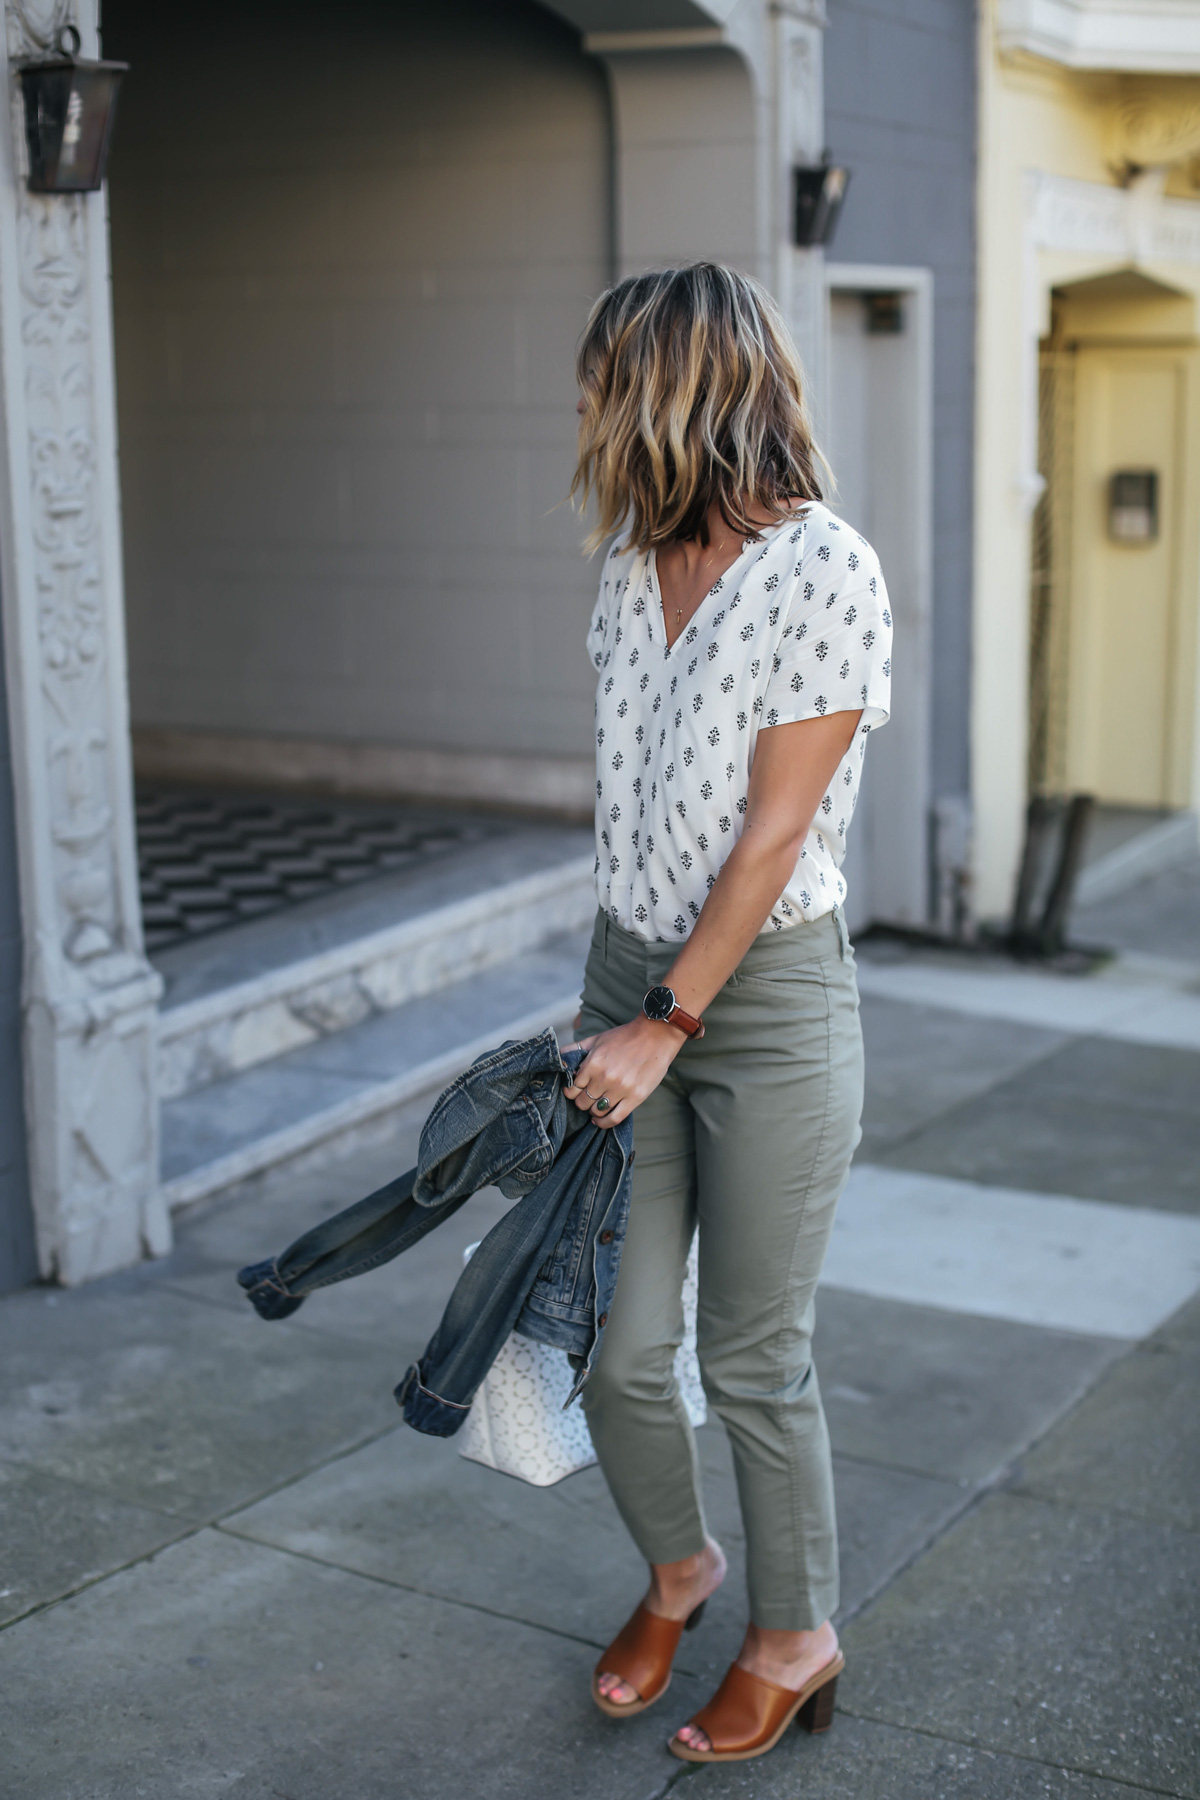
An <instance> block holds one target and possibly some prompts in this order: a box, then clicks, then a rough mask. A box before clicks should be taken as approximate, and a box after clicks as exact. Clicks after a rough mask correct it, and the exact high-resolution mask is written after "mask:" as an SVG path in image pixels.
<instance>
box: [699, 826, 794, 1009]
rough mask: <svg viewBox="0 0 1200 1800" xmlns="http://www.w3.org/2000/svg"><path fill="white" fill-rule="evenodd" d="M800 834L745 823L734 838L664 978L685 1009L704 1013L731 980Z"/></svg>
mask: <svg viewBox="0 0 1200 1800" xmlns="http://www.w3.org/2000/svg"><path fill="white" fill-rule="evenodd" d="M804 837H805V833H804V832H801V833H799V834H798V835H795V834H789V835H788V836H787V837H785V838H784V839H782V840H780V839H779V838H778V837H777V836H776V835H775V834H774V833H773V832H771V831H770V830H767V829H761V828H760V829H755V828H754V827H753V826H749V825H748V826H747V828H746V830H745V831H744V832H743V834H742V836H741V837H740V838H739V839H738V841H737V843H736V844H735V845H734V847H733V849H732V850H731V851H730V853H729V856H728V857H727V858H726V860H725V863H724V865H723V867H722V868H721V871H720V874H719V875H718V876H717V879H716V881H715V882H714V883H713V885H712V888H711V889H710V891H709V895H708V899H707V900H706V901H705V903H704V905H703V906H702V907H701V909H700V917H699V918H698V919H697V921H696V923H695V925H694V927H693V929H692V933H691V936H690V937H689V938H688V941H687V943H686V944H685V945H684V947H683V949H682V950H681V951H680V952H679V955H678V956H677V957H676V959H675V961H674V963H673V964H672V965H671V971H670V973H669V975H668V976H667V978H666V979H667V984H668V986H670V987H671V988H673V989H674V991H675V997H676V999H677V1000H678V1001H679V1004H680V1006H682V1007H683V1009H684V1011H685V1012H690V1013H696V1014H699V1013H702V1012H703V1011H704V1008H705V1007H706V1006H707V1005H708V1004H709V1002H710V1001H711V1000H712V999H713V997H714V996H715V995H716V994H718V993H719V992H720V990H721V989H722V988H723V987H724V985H725V983H726V982H727V981H728V980H729V977H730V976H731V975H732V974H733V971H734V970H735V969H736V968H737V966H738V964H739V963H740V962H741V960H742V958H743V956H745V954H746V952H747V950H748V949H749V948H750V946H751V944H752V943H753V942H754V940H755V938H756V937H757V936H758V934H759V932H760V931H761V930H762V928H763V926H764V925H765V923H766V921H767V916H768V914H769V913H770V911H771V908H772V907H773V906H774V904H775V902H776V901H777V900H778V898H779V896H780V894H782V892H783V890H784V888H785V887H786V886H787V884H788V882H789V881H790V880H791V878H792V875H793V873H794V872H795V868H796V863H797V860H798V858H799V855H800V847H801V845H802V844H803V842H804Z"/></svg>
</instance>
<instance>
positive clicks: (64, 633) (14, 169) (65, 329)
mask: <svg viewBox="0 0 1200 1800" xmlns="http://www.w3.org/2000/svg"><path fill="white" fill-rule="evenodd" d="M72 14H74V17H73V21H72V22H74V23H75V24H77V25H78V27H79V30H80V33H81V36H82V38H83V43H84V48H85V53H88V54H94V53H95V45H96V29H95V24H96V20H95V0H81V6H80V8H79V10H78V11H76V9H75V8H74V7H72V6H71V5H70V3H69V0H6V5H5V24H6V33H5V45H6V51H7V59H6V62H5V66H4V69H3V82H2V83H0V594H2V598H3V608H4V633H5V660H6V665H7V675H8V686H9V703H10V714H11V720H12V736H13V767H14V776H15V787H16V811H17V839H18V855H19V859H20V878H21V897H22V916H23V927H24V938H25V969H24V1009H25V1072H26V1105H27V1111H28V1115H29V1124H30V1144H31V1161H32V1178H33V1189H34V1215H35V1220H36V1224H37V1233H38V1252H39V1260H40V1264H41V1268H42V1271H43V1273H44V1274H45V1275H48V1276H56V1277H57V1278H58V1279H60V1280H62V1281H64V1282H67V1283H75V1282H79V1281H84V1280H87V1279H88V1278H89V1277H91V1276H93V1275H98V1274H101V1273H103V1272H105V1271H107V1270H110V1269H114V1268H118V1267H121V1266H122V1265H124V1264H126V1263H129V1262H132V1261H134V1260H136V1259H137V1258H138V1257H139V1256H141V1255H142V1254H144V1253H146V1252H147V1251H149V1252H152V1253H157V1252H161V1251H163V1250H165V1249H166V1248H167V1247H168V1245H169V1241H170V1227H169V1224H168V1221H167V1216H166V1212H165V1209H164V1207H163V1205H162V1201H161V1197H160V1193H159V1184H158V1130H157V1098H156V1093H155V1036H156V1003H157V1000H158V995H159V991H160V986H161V984H160V981H159V978H158V976H157V975H156V974H155V973H154V971H153V970H152V969H151V967H150V965H149V964H148V963H147V961H146V958H145V955H144V952H143V948H142V938H141V918H140V910H139V905H138V893H137V879H136V858H135V849H134V830H133V810H132V790H131V777H130V766H129V720H128V706H127V700H126V676H125V639H124V620H123V600H122V585H121V544H120V513H119V502H118V492H117V464H116V428H115V416H114V396H113V368H112V336H111V321H110V315H109V296H108V278H109V270H108V232H107V222H106V217H105V203H104V198H103V196H102V195H100V194H90V195H77V196H64V195H44V196H43V195H31V194H29V193H28V192H27V190H26V187H25V180H24V175H25V149H24V141H23V121H22V119H21V116H20V99H19V93H18V89H17V84H16V83H15V82H14V81H13V79H12V76H11V73H10V70H9V67H8V63H9V62H11V61H12V60H13V59H14V58H15V57H18V56H21V55H30V54H37V53H38V52H39V51H42V50H44V49H45V48H46V47H47V45H48V44H50V43H52V42H53V40H54V37H55V36H56V34H57V31H58V29H59V28H60V27H61V25H62V24H64V23H66V22H67V21H68V19H69V18H70V17H71V15H72Z"/></svg>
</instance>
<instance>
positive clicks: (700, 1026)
mask: <svg viewBox="0 0 1200 1800" xmlns="http://www.w3.org/2000/svg"><path fill="white" fill-rule="evenodd" d="M642 1011H643V1012H644V1013H645V1015H646V1017H647V1018H648V1019H654V1020H655V1021H656V1022H657V1023H659V1024H662V1025H674V1026H675V1027H676V1028H677V1029H678V1030H679V1031H685V1032H686V1033H687V1035H688V1037H690V1038H702V1037H703V1036H704V1022H703V1020H701V1019H694V1018H693V1017H692V1015H691V1013H689V1012H684V1010H683V1008H682V1006H680V1004H679V1002H678V1000H677V999H676V998H675V990H674V988H669V987H652V988H651V989H650V992H649V993H648V994H647V995H646V998H645V999H644V1000H643V1001H642Z"/></svg>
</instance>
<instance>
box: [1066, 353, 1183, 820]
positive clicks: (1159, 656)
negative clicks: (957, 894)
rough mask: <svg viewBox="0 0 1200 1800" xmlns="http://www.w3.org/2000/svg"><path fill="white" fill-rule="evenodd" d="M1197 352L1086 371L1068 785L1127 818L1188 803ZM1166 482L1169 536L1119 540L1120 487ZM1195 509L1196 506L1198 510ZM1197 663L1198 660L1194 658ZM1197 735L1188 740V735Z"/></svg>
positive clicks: (1088, 361) (1164, 519) (1080, 401)
mask: <svg viewBox="0 0 1200 1800" xmlns="http://www.w3.org/2000/svg"><path fill="white" fill-rule="evenodd" d="M1193 354H1194V353H1193V352H1191V351H1190V350H1189V349H1187V348H1182V347H1181V348H1179V349H1176V348H1174V347H1171V346H1164V347H1162V348H1158V347H1156V348H1153V349H1151V348H1146V349H1126V348H1107V347H1104V346H1099V345H1098V346H1093V347H1081V348H1080V350H1079V352H1078V362H1077V367H1076V410H1075V459H1074V460H1075V470H1074V496H1073V499H1074V505H1073V527H1072V532H1071V536H1072V538H1073V552H1074V553H1073V556H1072V580H1071V588H1072V603H1071V618H1070V643H1069V648H1068V666H1069V676H1068V701H1067V775H1068V786H1069V787H1071V788H1074V789H1082V790H1085V791H1087V792H1090V793H1093V794H1095V795H1096V797H1097V798H1098V799H1100V800H1104V801H1109V802H1111V803H1116V804H1124V805H1127V806H1164V805H1169V804H1172V803H1176V804H1177V803H1178V800H1179V798H1180V797H1181V796H1179V793H1178V789H1179V786H1180V780H1181V777H1183V778H1184V780H1185V785H1186V778H1185V777H1184V771H1183V770H1182V769H1181V768H1180V767H1179V756H1178V750H1179V749H1180V748H1181V743H1180V740H1181V736H1183V735H1187V736H1190V717H1189V719H1187V720H1186V721H1184V720H1182V719H1181V718H1180V717H1179V712H1180V708H1181V705H1182V706H1184V707H1185V708H1186V709H1187V711H1188V712H1189V713H1190V707H1188V705H1187V695H1186V687H1185V686H1184V684H1182V683H1181V682H1180V680H1179V675H1180V666H1179V665H1180V659H1181V657H1185V658H1186V652H1187V648H1188V646H1187V645H1186V643H1185V639H1187V638H1188V637H1190V631H1188V630H1186V629H1185V628H1184V627H1185V623H1186V624H1190V623H1191V621H1190V620H1188V621H1185V620H1184V612H1185V609H1188V608H1190V610H1192V611H1194V609H1195V604H1196V601H1195V595H1194V593H1192V594H1187V593H1185V592H1184V591H1182V590H1183V589H1184V588H1185V587H1186V586H1187V583H1186V580H1185V570H1184V564H1185V563H1186V562H1187V561H1189V560H1190V558H1189V557H1188V556H1187V554H1186V549H1185V545H1186V541H1187V540H1190V538H1191V535H1192V533H1191V530H1190V528H1189V526H1188V520H1187V513H1188V501H1187V496H1186V494H1185V493H1184V492H1182V491H1181V489H1182V482H1183V477H1184V474H1185V463H1186V460H1187V458H1186V428H1187V408H1188V386H1189V377H1190V375H1191V372H1192V370H1191V361H1192V356H1193ZM1120 470H1153V471H1155V473H1156V475H1157V488H1158V521H1157V532H1156V534H1155V535H1154V536H1153V537H1150V538H1146V539H1128V538H1121V537H1117V536H1113V535H1112V532H1111V526H1110V519H1109V497H1110V481H1111V478H1112V476H1113V475H1114V474H1115V473H1116V472H1118V471H1120ZM1192 506H1193V507H1194V506H1195V496H1193V498H1192ZM1189 660H1190V659H1189ZM1185 724H1186V725H1187V726H1188V727H1189V729H1188V731H1187V732H1186V733H1181V729H1180V728H1181V726H1184V725H1185Z"/></svg>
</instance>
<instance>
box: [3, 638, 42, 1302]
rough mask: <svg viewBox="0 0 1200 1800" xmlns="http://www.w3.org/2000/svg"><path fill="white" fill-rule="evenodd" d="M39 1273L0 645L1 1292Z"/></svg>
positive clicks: (14, 830)
mask: <svg viewBox="0 0 1200 1800" xmlns="http://www.w3.org/2000/svg"><path fill="white" fill-rule="evenodd" d="M36 1276H37V1250H36V1246H35V1243H34V1236H33V1215H32V1213H31V1211H30V1205H29V1173H28V1166H27V1162H26V1145H25V1103H24V1094H23V1087H22V1073H21V911H20V902H19V897H18V891H17V844H16V827H15V820H14V818H13V779H12V756H11V753H10V750H9V735H8V707H7V700H6V694H5V687H4V651H3V645H2V644H0V1294H5V1293H8V1292H9V1291H10V1289H12V1288H18V1287H24V1286H25V1284H26V1283H27V1282H30V1281H33V1280H34V1279H35V1278H36Z"/></svg>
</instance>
